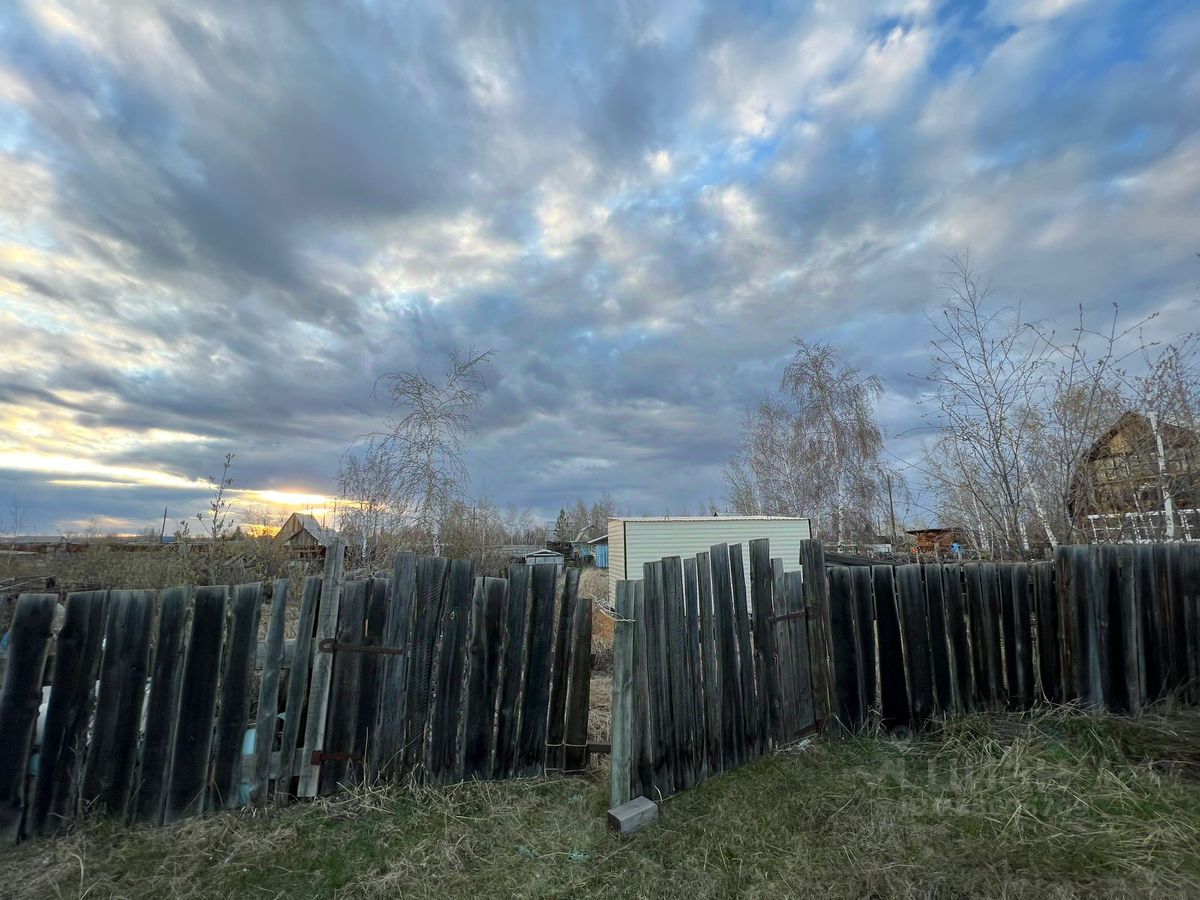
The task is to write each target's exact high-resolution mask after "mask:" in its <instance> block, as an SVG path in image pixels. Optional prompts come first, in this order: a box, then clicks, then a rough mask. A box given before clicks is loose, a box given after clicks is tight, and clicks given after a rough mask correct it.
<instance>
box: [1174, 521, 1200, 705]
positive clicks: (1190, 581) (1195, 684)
mask: <svg viewBox="0 0 1200 900" xmlns="http://www.w3.org/2000/svg"><path fill="white" fill-rule="evenodd" d="M1179 585H1180V588H1179V597H1180V602H1181V603H1182V604H1183V615H1184V630H1185V640H1186V645H1187V659H1188V671H1187V677H1188V690H1187V694H1186V699H1187V700H1188V701H1189V702H1190V703H1192V704H1193V705H1195V704H1198V703H1200V544H1195V543H1188V544H1184V545H1181V546H1180V548H1179Z"/></svg>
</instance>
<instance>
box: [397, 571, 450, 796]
mask: <svg viewBox="0 0 1200 900" xmlns="http://www.w3.org/2000/svg"><path fill="white" fill-rule="evenodd" d="M449 574H450V561H449V560H447V559H443V558H441V557H440V556H422V557H420V558H419V559H418V560H417V596H416V607H415V610H414V612H413V649H412V653H410V654H409V669H408V712H407V726H406V727H405V730H404V733H405V737H404V766H403V768H402V770H401V772H400V774H406V773H408V772H412V771H413V770H415V769H416V768H417V766H418V765H421V764H423V763H424V761H425V746H426V744H427V743H428V741H427V738H428V733H429V709H430V687H431V683H432V680H433V662H434V651H435V650H436V649H437V637H438V631H439V629H440V628H441V621H442V607H443V606H444V605H445V603H446V578H447V576H448V575H449Z"/></svg>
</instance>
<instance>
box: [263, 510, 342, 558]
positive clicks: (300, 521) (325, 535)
mask: <svg viewBox="0 0 1200 900" xmlns="http://www.w3.org/2000/svg"><path fill="white" fill-rule="evenodd" d="M337 536H338V534H337V532H336V531H334V530H333V529H332V528H326V527H325V526H324V525H322V524H321V523H320V522H318V521H317V520H316V518H315V517H314V516H311V515H309V514H308V513H292V514H291V515H290V516H288V519H287V521H286V522H284V523H283V527H282V528H280V529H279V531H277V532H276V533H275V537H274V538H272V540H274V541H275V542H276V543H278V544H286V545H287V546H288V547H294V548H295V549H297V550H311V551H314V552H315V551H320V550H324V549H325V548H327V547H328V546H329V545H330V544H332V543H333V541H334V538H336V537H337Z"/></svg>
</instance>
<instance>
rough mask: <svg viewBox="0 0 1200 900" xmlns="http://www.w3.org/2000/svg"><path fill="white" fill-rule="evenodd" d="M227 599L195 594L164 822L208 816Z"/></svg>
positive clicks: (217, 592) (217, 591)
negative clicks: (206, 805)
mask: <svg viewBox="0 0 1200 900" xmlns="http://www.w3.org/2000/svg"><path fill="white" fill-rule="evenodd" d="M227 595H228V589H227V588H225V587H224V586H215V587H198V588H196V589H195V591H194V592H193V594H192V630H191V633H190V634H189V635H188V649H187V656H186V657H185V658H184V662H183V686H182V688H181V690H180V694H179V722H178V724H177V725H176V727H175V746H174V749H173V750H172V752H171V782H170V786H169V787H168V789H167V802H166V806H165V807H164V810H163V813H164V815H163V819H164V821H166V822H174V821H175V820H177V819H182V818H185V817H187V816H194V815H197V814H199V813H201V812H203V811H204V796H205V788H206V787H207V785H208V757H209V753H210V751H211V748H212V738H213V711H214V709H215V707H216V704H217V681H218V678H219V677H220V673H221V649H222V645H223V642H224V638H225V605H226V600H227ZM110 615H111V613H110ZM294 671H295V670H294V669H293V672H294Z"/></svg>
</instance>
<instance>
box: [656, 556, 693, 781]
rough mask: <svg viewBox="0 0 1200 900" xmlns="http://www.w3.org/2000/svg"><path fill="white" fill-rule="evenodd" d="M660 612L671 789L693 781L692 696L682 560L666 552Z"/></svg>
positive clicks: (663, 564) (663, 562)
mask: <svg viewBox="0 0 1200 900" xmlns="http://www.w3.org/2000/svg"><path fill="white" fill-rule="evenodd" d="M662 576H663V613H664V616H665V624H666V631H667V679H668V683H669V685H670V689H671V719H670V723H671V725H672V727H673V728H674V733H675V737H674V739H673V740H672V741H671V769H672V771H673V772H674V776H675V789H676V790H686V789H687V788H690V787H691V786H692V785H693V784H695V782H696V778H695V772H694V771H693V769H692V766H691V762H692V760H691V722H692V697H691V692H690V690H689V688H690V685H689V682H688V659H687V618H686V611H685V610H684V601H683V561H682V560H681V559H680V558H679V557H678V556H668V557H665V558H664V559H663V561H662Z"/></svg>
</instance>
